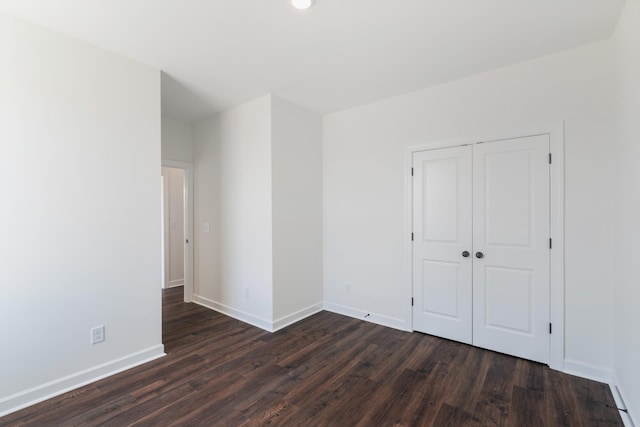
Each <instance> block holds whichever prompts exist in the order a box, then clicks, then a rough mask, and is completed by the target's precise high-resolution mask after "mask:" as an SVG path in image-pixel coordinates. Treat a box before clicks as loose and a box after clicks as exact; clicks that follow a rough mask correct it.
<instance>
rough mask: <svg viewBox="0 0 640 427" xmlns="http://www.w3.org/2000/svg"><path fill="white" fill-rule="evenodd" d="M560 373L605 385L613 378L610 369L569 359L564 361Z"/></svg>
mask: <svg viewBox="0 0 640 427" xmlns="http://www.w3.org/2000/svg"><path fill="white" fill-rule="evenodd" d="M562 372H564V373H565V374H569V375H575V376H576V377H582V378H586V379H588V380H593V381H598V382H601V383H605V384H609V383H610V382H611V380H612V378H613V371H611V370H610V369H607V368H603V367H602V366H596V365H591V364H589V363H584V362H578V361H577V360H571V359H564V369H563V370H562Z"/></svg>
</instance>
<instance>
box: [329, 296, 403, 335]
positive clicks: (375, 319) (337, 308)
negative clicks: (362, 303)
mask: <svg viewBox="0 0 640 427" xmlns="http://www.w3.org/2000/svg"><path fill="white" fill-rule="evenodd" d="M324 309H325V310H327V311H330V312H332V313H337V314H342V315H344V316H349V317H353V318H354V319H359V320H365V321H367V322H371V323H376V324H378V325H382V326H387V327H389V328H393V329H399V330H401V331H409V329H408V328H407V324H406V322H405V320H404V319H398V318H396V317H390V316H385V315H383V314H378V313H372V312H367V311H364V310H360V309H357V308H353V307H347V306H344V305H340V304H333V303H329V302H325V303H324Z"/></svg>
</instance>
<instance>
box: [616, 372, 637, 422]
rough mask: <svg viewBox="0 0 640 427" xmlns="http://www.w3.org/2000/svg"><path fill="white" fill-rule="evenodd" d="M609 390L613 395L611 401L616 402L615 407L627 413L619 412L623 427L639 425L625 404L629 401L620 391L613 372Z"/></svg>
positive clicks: (622, 391)
mask: <svg viewBox="0 0 640 427" xmlns="http://www.w3.org/2000/svg"><path fill="white" fill-rule="evenodd" d="M609 388H611V394H612V395H613V399H614V400H615V402H616V406H617V407H618V408H623V409H626V410H627V411H628V412H624V411H620V417H621V418H622V421H623V422H624V425H625V427H635V426H637V425H640V424H638V423H636V420H638V418H636V417H635V415H636V414H634V413H632V412H631V409H630V408H629V407H628V406H627V404H626V402H628V401H629V400H628V399H626V397H625V393H624V390H622V387H620V382H619V381H618V377H617V375H616V374H615V372H614V373H613V379H612V382H611V383H609Z"/></svg>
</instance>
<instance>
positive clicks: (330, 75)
mask: <svg viewBox="0 0 640 427" xmlns="http://www.w3.org/2000/svg"><path fill="white" fill-rule="evenodd" d="M623 5H624V1H623V0H315V5H314V6H313V7H312V8H311V9H308V10H306V11H300V10H296V9H294V8H292V7H291V6H290V5H289V2H288V1H287V0H180V1H178V0H103V1H98V0H93V1H92V0H55V1H51V0H0V10H4V11H6V12H9V13H12V14H15V15H18V16H20V17H23V18H25V19H28V20H30V21H33V22H36V23H38V24H41V25H43V26H46V27H49V28H52V29H54V30H57V31H60V32H62V33H65V34H68V35H70V36H73V37H76V38H79V39H81V40H84V41H87V42H89V43H91V44H94V45H97V46H100V47H102V48H105V49H107V50H110V51H113V52H116V53H119V54H121V55H124V56H126V57H129V58H132V59H134V60H136V61H139V62H142V63H145V64H148V65H150V66H152V67H155V68H157V69H160V70H162V71H163V72H164V73H163V78H162V106H163V110H164V111H165V113H166V114H168V115H170V116H172V117H175V118H178V119H182V120H187V121H195V120H198V119H202V118H204V117H208V116H211V115H213V114H215V113H216V112H219V111H222V110H225V109H228V108H230V107H233V106H236V105H239V104H242V103H244V102H247V101H250V100H252V99H255V98H258V97H260V96H262V95H265V94H268V93H273V94H276V95H279V96H280V97H282V98H284V99H287V100H289V101H291V102H293V103H295V104H298V105H300V106H303V107H306V108H308V109H310V110H313V111H316V112H318V113H321V114H326V113H330V112H334V111H338V110H342V109H345V108H349V107H354V106H357V105H362V104H365V103H369V102H373V101H377V100H380V99H384V98H388V97H391V96H395V95H399V94H402V93H406V92H411V91H414V90H417V89H421V88H424V87H428V86H432V85H436V84H440V83H443V82H446V81H451V80H454V79H458V78H462V77H466V76H470V75H473V74H477V73H481V72H484V71H488V70H491V69H495V68H499V67H503V66H506V65H509V64H514V63H517V62H521V61H524V60H528V59H532V58H535V57H539V56H543V55H547V54H550V53H553V52H558V51H562V50H566V49H570V48H573V47H576V46H579V45H583V44H586V43H591V42H594V41H597V40H602V39H605V38H608V37H610V36H611V34H612V32H613V29H614V27H615V25H616V22H617V19H618V16H619V15H620V12H621V10H622V7H623Z"/></svg>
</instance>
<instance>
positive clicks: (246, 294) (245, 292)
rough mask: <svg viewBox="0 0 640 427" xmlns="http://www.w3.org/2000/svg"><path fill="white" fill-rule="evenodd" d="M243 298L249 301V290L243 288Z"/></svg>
mask: <svg viewBox="0 0 640 427" xmlns="http://www.w3.org/2000/svg"><path fill="white" fill-rule="evenodd" d="M244 297H245V298H246V299H249V288H244Z"/></svg>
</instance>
